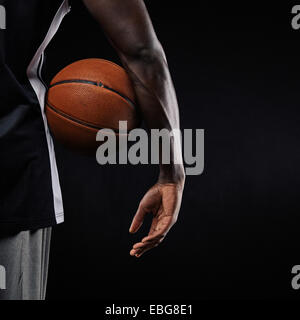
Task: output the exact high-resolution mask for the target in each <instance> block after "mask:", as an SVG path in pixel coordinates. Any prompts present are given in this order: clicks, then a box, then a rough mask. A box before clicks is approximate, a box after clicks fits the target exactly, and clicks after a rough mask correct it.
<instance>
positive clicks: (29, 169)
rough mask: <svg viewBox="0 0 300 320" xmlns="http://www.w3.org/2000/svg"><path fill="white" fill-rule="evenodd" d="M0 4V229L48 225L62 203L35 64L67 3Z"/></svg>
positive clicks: (0, 0) (4, 0)
mask: <svg viewBox="0 0 300 320" xmlns="http://www.w3.org/2000/svg"><path fill="white" fill-rule="evenodd" d="M0 5H1V15H0V19H2V21H1V22H0V26H1V28H0V231H1V230H8V229H13V230H31V229H37V228H42V227H48V226H51V225H54V224H56V223H60V222H62V221H63V206H62V198H61V191H60V186H59V179H58V174H57V168H56V161H55V154H54V148H53V142H52V139H51V136H50V135H49V131H48V127H47V123H46V120H45V116H44V112H43V97H44V94H45V92H46V87H45V85H44V84H43V81H42V79H41V68H42V65H43V61H44V50H45V48H46V46H47V44H48V43H49V41H50V40H51V38H52V37H53V35H54V34H55V32H56V31H57V29H58V27H59V25H60V22H61V20H62V19H63V17H64V15H65V14H66V13H67V12H68V11H69V2H68V1H67V0H65V1H63V0H0Z"/></svg>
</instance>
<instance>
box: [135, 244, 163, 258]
mask: <svg viewBox="0 0 300 320" xmlns="http://www.w3.org/2000/svg"><path fill="white" fill-rule="evenodd" d="M157 246H158V243H153V244H151V245H149V246H147V247H145V248H144V249H143V250H141V251H139V252H136V254H135V256H136V257H137V258H139V257H141V256H142V255H143V254H145V253H146V252H147V251H149V250H151V249H154V248H155V247H157Z"/></svg>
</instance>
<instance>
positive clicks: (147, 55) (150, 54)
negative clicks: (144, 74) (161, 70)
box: [129, 41, 166, 66]
mask: <svg viewBox="0 0 300 320" xmlns="http://www.w3.org/2000/svg"><path fill="white" fill-rule="evenodd" d="M129 59H130V60H133V61H134V62H135V63H139V64H142V65H145V66H152V65H159V64H164V63H165V62H166V56H165V53H164V50H163V48H162V46H161V44H160V43H159V42H158V41H157V43H156V44H150V45H147V44H142V45H137V46H136V47H135V48H133V49H132V51H131V54H130V58H129Z"/></svg>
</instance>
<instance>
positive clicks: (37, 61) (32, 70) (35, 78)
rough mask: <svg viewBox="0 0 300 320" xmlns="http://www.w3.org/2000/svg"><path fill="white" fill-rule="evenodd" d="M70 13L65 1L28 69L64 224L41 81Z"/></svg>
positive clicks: (59, 216)
mask: <svg viewBox="0 0 300 320" xmlns="http://www.w3.org/2000/svg"><path fill="white" fill-rule="evenodd" d="M69 11H70V6H69V1H68V0H64V1H63V2H62V4H61V6H60V7H59V9H58V11H57V13H56V15H55V17H54V19H53V21H52V23H51V25H50V28H49V30H48V33H47V34H46V37H45V39H44V41H43V42H42V44H41V45H40V47H39V48H38V50H37V52H36V54H35V55H34V57H33V59H32V60H31V62H30V64H29V66H28V68H27V76H28V79H29V81H30V84H31V86H32V88H33V90H34V91H35V93H36V95H37V98H38V101H39V104H40V107H41V112H42V117H43V121H44V127H45V132H46V138H47V144H48V150H49V157H50V167H51V179H52V190H53V200H54V210H55V218H56V222H57V223H62V222H63V221H64V209H63V202H62V195H61V188H60V183H59V176H58V171H57V165H56V158H55V151H54V145H53V140H52V137H51V135H50V132H49V128H48V124H47V119H46V115H45V112H44V108H45V95H46V87H45V85H44V84H43V82H42V81H41V79H40V72H41V66H42V65H43V60H44V50H45V49H46V47H47V46H48V44H49V43H50V41H51V40H52V38H53V37H54V35H55V34H56V32H57V30H58V28H59V26H60V24H61V22H62V20H63V18H64V16H65V15H66V14H67V13H68V12H69ZM39 65H40V68H39Z"/></svg>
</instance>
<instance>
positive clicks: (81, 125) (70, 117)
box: [45, 59, 140, 152]
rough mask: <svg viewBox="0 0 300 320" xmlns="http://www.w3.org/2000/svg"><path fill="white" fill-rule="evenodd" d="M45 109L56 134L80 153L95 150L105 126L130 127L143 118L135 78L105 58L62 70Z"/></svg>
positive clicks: (54, 83)
mask: <svg viewBox="0 0 300 320" xmlns="http://www.w3.org/2000/svg"><path fill="white" fill-rule="evenodd" d="M45 112H46V116H47V120H48V124H49V127H50V130H51V132H52V134H53V135H54V137H55V138H56V139H57V140H58V141H60V142H61V143H63V144H64V145H66V146H67V147H70V148H72V149H75V150H77V151H79V152H91V151H94V150H95V148H96V146H97V144H98V145H99V142H98V143H97V142H96V134H97V132H98V130H100V129H103V128H109V129H113V130H114V131H115V132H116V133H117V132H118V127H119V121H127V126H128V130H131V129H134V128H136V127H137V126H138V125H139V123H140V119H139V116H138V111H137V107H136V99H135V93H134V89H133V86H132V83H131V80H130V78H129V76H128V74H127V72H126V71H125V70H124V69H123V68H122V67H120V66H119V65H117V64H115V63H113V62H111V61H107V60H103V59H84V60H79V61H76V62H74V63H72V64H70V65H68V66H67V67H65V68H64V69H62V70H61V71H60V72H59V73H58V74H57V75H56V76H55V77H54V78H53V79H52V81H51V83H50V88H49V90H48V93H47V97H46V106H45Z"/></svg>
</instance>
